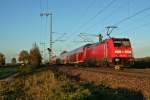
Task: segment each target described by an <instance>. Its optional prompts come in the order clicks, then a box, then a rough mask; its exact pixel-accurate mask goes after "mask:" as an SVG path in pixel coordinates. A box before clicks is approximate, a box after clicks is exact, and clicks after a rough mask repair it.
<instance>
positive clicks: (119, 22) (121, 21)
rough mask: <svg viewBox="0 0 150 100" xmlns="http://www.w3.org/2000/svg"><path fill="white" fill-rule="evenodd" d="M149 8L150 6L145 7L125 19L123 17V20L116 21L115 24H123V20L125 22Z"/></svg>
mask: <svg viewBox="0 0 150 100" xmlns="http://www.w3.org/2000/svg"><path fill="white" fill-rule="evenodd" d="M147 10H150V7H147V8H144V9H142V10H140V11H138V12H136V13H134V14H133V15H131V16H128V17H125V18H124V19H122V20H120V21H118V22H117V23H115V24H114V26H116V25H119V24H121V23H123V22H125V21H127V20H129V19H131V18H133V17H135V16H137V15H139V14H141V13H143V12H145V11H147Z"/></svg>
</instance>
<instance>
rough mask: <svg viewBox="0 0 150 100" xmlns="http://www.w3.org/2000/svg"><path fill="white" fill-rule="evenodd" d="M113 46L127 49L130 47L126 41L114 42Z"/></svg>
mask: <svg viewBox="0 0 150 100" xmlns="http://www.w3.org/2000/svg"><path fill="white" fill-rule="evenodd" d="M114 46H115V47H121V46H125V47H128V46H130V42H129V41H128V40H114Z"/></svg>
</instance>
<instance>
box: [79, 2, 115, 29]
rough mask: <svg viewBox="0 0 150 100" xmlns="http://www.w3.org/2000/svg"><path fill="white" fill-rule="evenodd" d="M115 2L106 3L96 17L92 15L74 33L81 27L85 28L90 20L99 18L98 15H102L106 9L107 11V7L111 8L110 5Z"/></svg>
mask: <svg viewBox="0 0 150 100" xmlns="http://www.w3.org/2000/svg"><path fill="white" fill-rule="evenodd" d="M115 1H116V0H112V1H111V2H110V3H108V4H107V5H106V6H105V7H104V8H102V9H100V10H99V11H98V12H97V13H96V15H94V16H93V17H91V18H90V19H89V20H88V21H87V22H85V23H83V24H82V25H81V26H80V27H79V28H78V29H77V30H76V31H78V30H80V29H82V28H83V27H85V26H86V25H87V24H88V23H89V22H91V21H92V20H94V19H95V18H96V17H97V16H99V15H100V14H102V13H103V12H104V11H105V10H106V9H108V8H109V7H111V5H112V4H113V3H114V2H115Z"/></svg>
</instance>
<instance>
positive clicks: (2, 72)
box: [0, 67, 18, 79]
mask: <svg viewBox="0 0 150 100" xmlns="http://www.w3.org/2000/svg"><path fill="white" fill-rule="evenodd" d="M17 71H18V68H17V67H1V68H0V79H2V78H5V77H8V76H9V75H11V74H14V73H16V72H17Z"/></svg>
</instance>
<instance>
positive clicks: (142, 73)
mask: <svg viewBox="0 0 150 100" xmlns="http://www.w3.org/2000/svg"><path fill="white" fill-rule="evenodd" d="M64 67H65V66H64ZM68 68H70V69H77V70H83V71H87V72H95V73H104V74H114V75H118V76H127V77H132V78H147V79H150V69H134V68H125V69H123V70H119V71H118V70H114V69H113V68H90V67H72V66H70V67H68Z"/></svg>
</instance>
